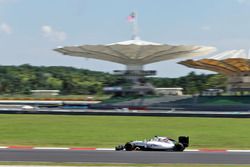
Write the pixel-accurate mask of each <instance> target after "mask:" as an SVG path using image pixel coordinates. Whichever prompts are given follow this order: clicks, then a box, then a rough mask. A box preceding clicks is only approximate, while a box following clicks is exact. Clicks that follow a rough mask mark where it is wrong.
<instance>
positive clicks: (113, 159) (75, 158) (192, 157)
mask: <svg viewBox="0 0 250 167" xmlns="http://www.w3.org/2000/svg"><path fill="white" fill-rule="evenodd" d="M0 161H1V162H61V163H133V164H135V163H140V164H158V163H185V164H189V163H192V164H250V152H141V151H132V152H126V151H82V150H78V151H75V150H74V151H72V150H15V149H13V150H4V149H3V150H0Z"/></svg>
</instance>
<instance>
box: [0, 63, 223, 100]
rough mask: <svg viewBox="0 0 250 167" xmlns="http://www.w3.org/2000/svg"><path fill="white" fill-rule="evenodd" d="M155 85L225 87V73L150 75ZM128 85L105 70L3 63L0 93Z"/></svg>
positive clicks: (93, 90)
mask: <svg viewBox="0 0 250 167" xmlns="http://www.w3.org/2000/svg"><path fill="white" fill-rule="evenodd" d="M147 80H148V81H149V82H151V83H152V84H153V85H155V86H156V87H182V88H184V92H185V93H187V94H194V93H199V92H201V91H202V90H204V89H206V88H225V85H226V84H225V83H226V78H225V77H224V76H222V75H204V74H201V75H197V74H195V73H194V72H191V73H189V74H188V75H187V76H183V77H179V78H147ZM118 85H119V86H124V87H126V86H129V85H131V83H129V82H128V81H126V80H125V79H123V78H121V77H118V76H114V75H111V74H108V73H104V72H96V71H90V70H86V69H77V68H72V67H61V66H51V67H43V66H42V67H36V66H31V65H28V64H24V65H21V66H0V94H8V95H11V94H29V93H30V90H32V89H34V90H35V89H57V90H60V91H61V93H62V94H63V95H69V94H75V95H77V94H102V93H103V92H102V90H103V87H104V86H118Z"/></svg>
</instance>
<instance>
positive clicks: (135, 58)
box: [55, 39, 216, 65]
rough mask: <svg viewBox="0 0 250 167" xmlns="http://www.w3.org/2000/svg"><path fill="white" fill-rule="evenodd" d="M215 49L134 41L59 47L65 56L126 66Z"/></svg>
mask: <svg viewBox="0 0 250 167" xmlns="http://www.w3.org/2000/svg"><path fill="white" fill-rule="evenodd" d="M215 50H216V49H215V48H214V47H207V46H196V45H168V44H159V43H153V42H147V41H142V40H140V39H134V40H129V41H123V42H117V43H111V44H107V45H81V46H66V47H58V48H57V49H55V51H58V52H60V53H62V54H65V55H70V56H79V57H85V58H93V59H99V60H106V61H112V62H116V63H120V64H125V65H131V64H132V65H133V64H134V65H145V64H149V63H155V62H159V61H163V60H170V59H176V58H185V57H193V56H201V55H206V54H209V53H212V52H214V51H215Z"/></svg>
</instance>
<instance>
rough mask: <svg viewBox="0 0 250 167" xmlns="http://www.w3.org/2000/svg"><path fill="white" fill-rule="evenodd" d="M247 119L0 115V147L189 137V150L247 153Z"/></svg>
mask: <svg viewBox="0 0 250 167" xmlns="http://www.w3.org/2000/svg"><path fill="white" fill-rule="evenodd" d="M249 126H250V119H231V118H174V117H126V116H59V115H0V145H28V146H56V147H63V146H64V147H114V146H116V145H118V144H124V143H125V142H127V141H130V140H143V139H145V138H149V137H152V136H154V135H162V136H169V137H172V138H175V139H176V138H177V137H178V136H179V135H187V136H189V137H190V148H220V149H250V142H249V141H250V132H249Z"/></svg>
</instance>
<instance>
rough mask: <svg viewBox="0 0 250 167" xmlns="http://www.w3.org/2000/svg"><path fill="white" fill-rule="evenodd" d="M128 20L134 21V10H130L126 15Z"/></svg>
mask: <svg viewBox="0 0 250 167" xmlns="http://www.w3.org/2000/svg"><path fill="white" fill-rule="evenodd" d="M127 20H128V22H133V21H135V12H132V13H131V14H130V15H129V16H128V17H127Z"/></svg>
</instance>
